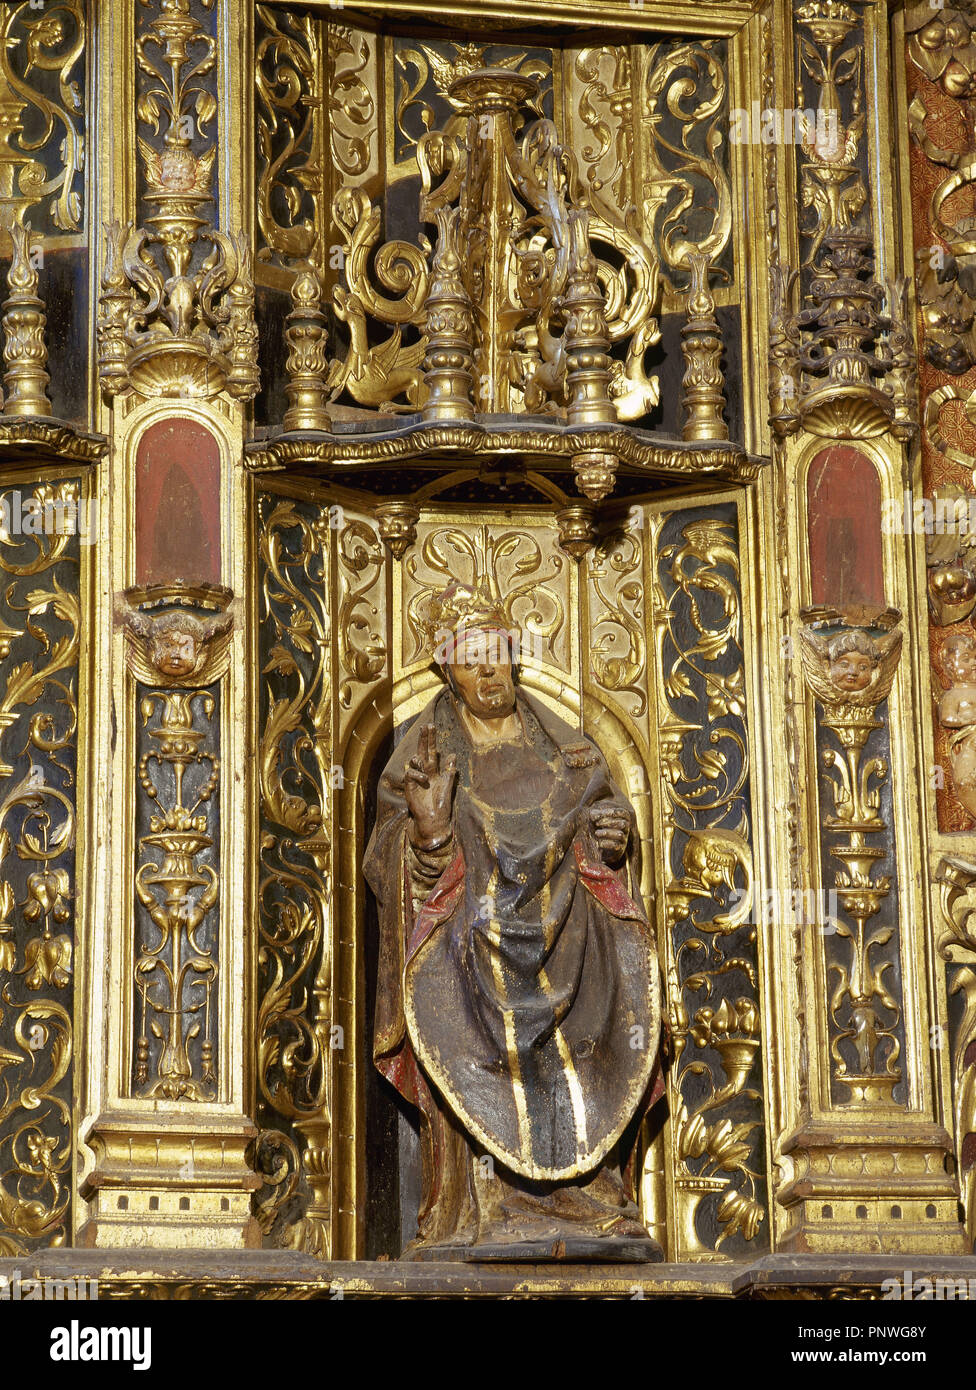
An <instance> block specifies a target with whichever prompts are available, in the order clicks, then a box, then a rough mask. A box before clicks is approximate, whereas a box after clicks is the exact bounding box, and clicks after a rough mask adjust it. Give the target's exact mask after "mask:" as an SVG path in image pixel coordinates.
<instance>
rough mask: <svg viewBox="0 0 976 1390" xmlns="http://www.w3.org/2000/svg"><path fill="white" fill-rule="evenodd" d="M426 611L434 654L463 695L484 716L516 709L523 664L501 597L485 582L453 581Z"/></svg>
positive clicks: (456, 691) (457, 692) (460, 696)
mask: <svg viewBox="0 0 976 1390" xmlns="http://www.w3.org/2000/svg"><path fill="white" fill-rule="evenodd" d="M424 616H425V622H426V627H427V632H428V638H429V641H430V645H431V650H432V652H433V656H434V660H435V661H436V662H437V664H438V666H440V668H441V670H442V671H443V672H444V675H445V678H446V680H447V683H448V685H449V686H450V687H451V689H452V690H453V691H454V694H455V695H456V696H457V697H458V699H460V700H462V701H463V702H464V704H465V705H466V706H467V708H468V709H469V710H470V711H471V713H472V714H475V715H477V716H478V718H480V719H500V718H504V717H505V715H508V714H511V712H512V710H513V709H514V708H515V685H516V682H517V680H518V665H517V662H516V660H515V653H514V651H513V640H514V635H513V633H512V631H511V629H510V628H509V626H508V623H507V620H506V615H505V612H504V609H503V606H502V603H501V600H500V599H498V598H496V597H495V596H494V595H493V594H491V593H490V591H489V590H488V589H487V587H486V586H484V585H479V586H478V587H476V588H472V587H471V586H470V585H467V584H459V583H457V582H454V583H452V584H449V585H448V586H447V588H446V589H445V590H444V591H443V593H441V594H438V595H436V596H431V599H430V601H429V603H428V605H427V607H426V611H425V615H424Z"/></svg>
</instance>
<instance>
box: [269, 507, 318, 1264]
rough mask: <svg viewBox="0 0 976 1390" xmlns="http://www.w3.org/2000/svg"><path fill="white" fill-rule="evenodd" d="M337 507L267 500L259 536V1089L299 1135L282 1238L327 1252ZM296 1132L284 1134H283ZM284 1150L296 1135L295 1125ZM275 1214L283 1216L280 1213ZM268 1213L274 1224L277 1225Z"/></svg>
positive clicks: (276, 1113) (312, 1250)
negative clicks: (293, 1204)
mask: <svg viewBox="0 0 976 1390" xmlns="http://www.w3.org/2000/svg"><path fill="white" fill-rule="evenodd" d="M328 535H329V508H328V507H327V506H326V507H322V508H321V509H320V508H319V507H317V506H315V505H314V504H312V505H311V506H309V507H306V506H305V505H304V504H297V503H294V502H290V501H285V500H282V499H277V498H270V499H269V501H268V505H267V508H266V511H265V513H264V515H263V520H262V527H261V534H260V559H261V567H262V572H261V623H262V629H263V634H264V636H263V646H262V661H263V665H262V676H263V677H264V678H265V680H264V689H263V691H262V702H263V728H262V733H261V745H260V754H259V778H260V788H261V824H262V834H261V859H260V862H261V878H260V883H259V889H258V893H259V906H260V916H259V928H260V947H259V951H258V968H259V987H260V1002H259V1005H258V1016H257V1058H258V1087H259V1091H260V1096H261V1101H262V1104H263V1107H266V1112H265V1113H267V1114H269V1115H270V1116H271V1117H274V1118H275V1119H276V1120H277V1121H278V1122H279V1123H282V1124H284V1125H285V1126H286V1127H293V1128H294V1130H295V1131H296V1132H297V1133H298V1134H299V1135H300V1136H301V1141H302V1142H301V1145H300V1149H301V1173H302V1180H303V1185H304V1188H305V1202H304V1208H305V1209H304V1214H303V1215H300V1216H299V1217H297V1218H296V1219H295V1220H294V1221H292V1222H291V1224H290V1226H289V1227H288V1228H287V1229H286V1230H285V1231H283V1232H281V1233H280V1234H278V1235H277V1236H276V1239H277V1240H278V1243H280V1244H286V1245H290V1246H294V1247H296V1248H300V1249H304V1250H307V1251H309V1252H310V1253H313V1254H317V1255H319V1256H321V1257H323V1258H328V1256H329V1254H330V1252H331V1248H332V1214H331V1171H330V1164H329V1160H328V1151H329V1135H330V1131H331V1103H332V1102H331V1087H332V1045H333V1042H334V1036H333V1033H332V955H331V941H330V919H331V908H330V900H331V872H332V847H331V834H330V824H331V786H332V767H331V763H332V750H331V732H330V730H331V705H332V693H333V680H332V657H331V638H332V623H331V618H330V614H329V607H328V598H327V593H326V587H325V584H324V573H325V562H324V558H323V551H324V548H325V543H326V538H327V537H328ZM286 1140H287V1142H286ZM281 1143H282V1144H283V1145H284V1146H285V1147H287V1145H288V1143H292V1144H294V1143H295V1141H294V1140H293V1139H291V1138H290V1136H287V1135H286V1136H285V1139H283V1140H282V1141H281ZM272 1220H273V1218H272ZM266 1224H269V1225H270V1222H267V1223H266Z"/></svg>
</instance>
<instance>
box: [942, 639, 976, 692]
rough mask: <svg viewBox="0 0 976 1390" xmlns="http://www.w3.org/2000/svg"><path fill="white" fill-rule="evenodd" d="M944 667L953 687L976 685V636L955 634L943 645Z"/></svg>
mask: <svg viewBox="0 0 976 1390" xmlns="http://www.w3.org/2000/svg"><path fill="white" fill-rule="evenodd" d="M942 665H943V667H944V668H945V671H946V674H947V675H948V677H949V679H950V681H951V682H952V684H953V685H976V634H974V633H973V632H972V630H964V631H962V632H953V633H950V634H949V636H948V637H947V638H946V639H945V642H944V643H943V644H942Z"/></svg>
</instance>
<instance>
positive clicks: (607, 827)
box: [590, 806, 631, 864]
mask: <svg viewBox="0 0 976 1390" xmlns="http://www.w3.org/2000/svg"><path fill="white" fill-rule="evenodd" d="M590 821H591V824H592V826H593V833H594V835H595V836H596V842H597V844H598V845H599V847H600V853H601V854H602V856H603V858H604V860H605V861H606V862H607V863H608V864H615V863H616V862H617V861H618V860H619V859H621V858H623V855H624V852H625V851H626V849H627V841H628V840H629V839H630V822H631V817H630V814H629V812H627V811H624V810H621V809H620V807H619V806H609V807H607V808H606V809H605V810H593V811H591V812H590Z"/></svg>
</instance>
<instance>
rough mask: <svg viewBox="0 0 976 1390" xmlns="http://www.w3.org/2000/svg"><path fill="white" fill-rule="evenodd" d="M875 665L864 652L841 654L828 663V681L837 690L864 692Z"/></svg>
mask: <svg viewBox="0 0 976 1390" xmlns="http://www.w3.org/2000/svg"><path fill="white" fill-rule="evenodd" d="M875 665H876V663H875V662H873V661H872V660H871V658H870V657H869V656H867V655H865V653H864V652H857V651H854V652H842V653H841V655H840V656H837V657H835V658H834V660H833V661H832V662H831V663H830V679H831V680H832V681H833V683H834V685H836V686H837V688H838V690H865V689H866V688H867V687H868V686H869V685H870V684H871V676H872V674H873V672H874V668H875Z"/></svg>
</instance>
